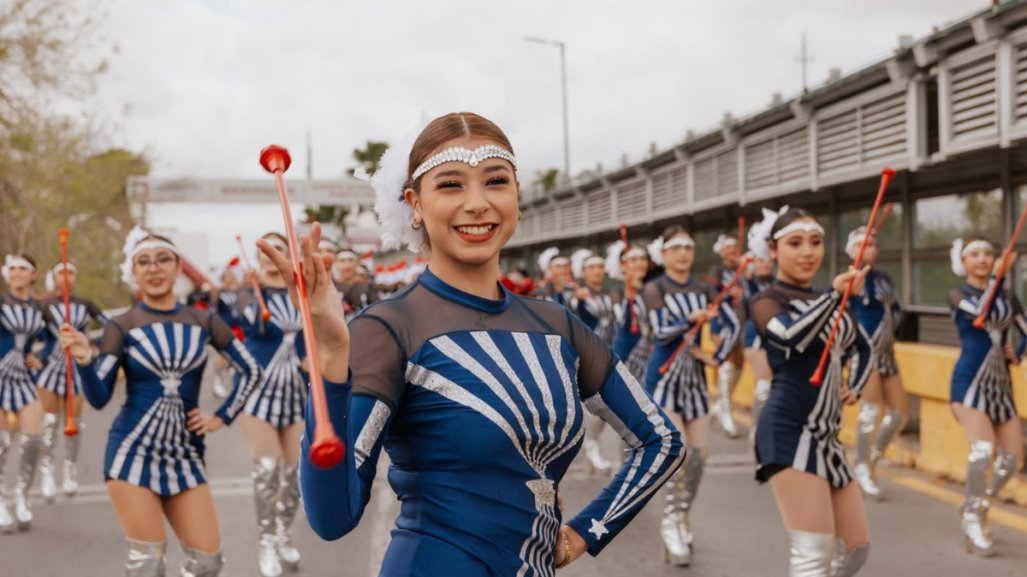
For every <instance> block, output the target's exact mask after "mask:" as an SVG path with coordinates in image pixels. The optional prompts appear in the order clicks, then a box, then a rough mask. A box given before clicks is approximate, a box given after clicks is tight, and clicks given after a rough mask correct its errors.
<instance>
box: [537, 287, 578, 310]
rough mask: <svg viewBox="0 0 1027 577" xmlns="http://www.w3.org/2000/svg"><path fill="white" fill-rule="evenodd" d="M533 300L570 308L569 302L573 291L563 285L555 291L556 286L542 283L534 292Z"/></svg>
mask: <svg viewBox="0 0 1027 577" xmlns="http://www.w3.org/2000/svg"><path fill="white" fill-rule="evenodd" d="M534 296H535V298H538V299H542V300H544V301H549V302H553V303H556V304H558V305H563V306H565V307H569V306H571V300H573V299H574V289H572V288H571V287H570V285H563V288H562V289H559V290H557V288H556V285H554V284H553V283H551V282H546V283H542V284H541V285H539V287H538V288H537V289H536V290H535V294H534Z"/></svg>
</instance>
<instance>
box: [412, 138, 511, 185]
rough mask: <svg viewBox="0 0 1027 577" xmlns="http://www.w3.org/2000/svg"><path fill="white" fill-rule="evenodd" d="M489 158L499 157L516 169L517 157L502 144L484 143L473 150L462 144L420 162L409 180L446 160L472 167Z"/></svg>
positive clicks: (418, 176)
mask: <svg viewBox="0 0 1027 577" xmlns="http://www.w3.org/2000/svg"><path fill="white" fill-rule="evenodd" d="M489 158H501V159H503V160H505V161H507V162H509V163H510V164H512V165H513V167H514V169H515V170H516V169H517V159H516V158H514V155H513V154H512V153H511V152H510V151H509V150H507V149H505V148H503V147H502V146H497V145H495V144H485V145H482V146H479V147H478V148H476V149H474V150H471V149H470V148H464V147H463V146H453V147H451V148H447V149H445V150H443V151H441V152H439V153H438V154H434V155H432V156H431V157H429V158H428V160H425V161H424V162H422V163H421V165H420V166H418V167H417V168H416V169H415V170H414V172H413V174H412V175H411V177H410V178H411V180H417V179H418V178H421V176H422V175H423V174H424V173H426V172H428V171H429V170H431V169H433V168H435V167H436V166H439V165H440V164H445V163H447V162H464V163H467V164H469V165H471V166H472V167H473V166H478V164H480V163H482V162H484V161H485V160H487V159H489Z"/></svg>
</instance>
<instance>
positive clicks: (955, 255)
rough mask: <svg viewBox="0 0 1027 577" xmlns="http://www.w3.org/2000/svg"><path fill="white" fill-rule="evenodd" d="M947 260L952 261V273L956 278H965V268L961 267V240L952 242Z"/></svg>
mask: <svg viewBox="0 0 1027 577" xmlns="http://www.w3.org/2000/svg"><path fill="white" fill-rule="evenodd" d="M949 258H950V259H951V260H952V272H953V273H955V275H956V276H966V267H964V266H963V239H961V238H957V239H956V240H954V241H952V248H951V249H949Z"/></svg>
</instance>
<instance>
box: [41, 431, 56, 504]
mask: <svg viewBox="0 0 1027 577" xmlns="http://www.w3.org/2000/svg"><path fill="white" fill-rule="evenodd" d="M56 441H57V415H55V414H53V413H43V437H42V442H43V451H42V454H41V455H40V456H39V492H40V493H41V494H42V495H43V499H44V500H45V501H46V502H47V503H53V502H54V500H55V499H56V498H57V479H56V478H55V476H54V464H53V453H54V445H56V444H57V442H56Z"/></svg>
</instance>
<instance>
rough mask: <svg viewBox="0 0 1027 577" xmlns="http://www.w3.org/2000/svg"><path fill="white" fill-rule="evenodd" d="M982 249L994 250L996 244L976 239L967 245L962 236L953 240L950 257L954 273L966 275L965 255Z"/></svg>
mask: <svg viewBox="0 0 1027 577" xmlns="http://www.w3.org/2000/svg"><path fill="white" fill-rule="evenodd" d="M981 249H990V250H991V251H992V252H994V250H995V246H994V245H992V244H991V243H990V242H988V241H986V240H975V241H972V242H970V243H969V244H966V245H964V244H963V239H961V238H957V239H956V240H954V241H952V248H951V249H950V250H949V259H950V260H951V261H952V273H953V274H955V275H956V276H966V267H964V266H963V257H964V256H966V255H967V254H968V253H970V252H973V251H975V250H981Z"/></svg>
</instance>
